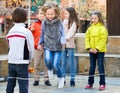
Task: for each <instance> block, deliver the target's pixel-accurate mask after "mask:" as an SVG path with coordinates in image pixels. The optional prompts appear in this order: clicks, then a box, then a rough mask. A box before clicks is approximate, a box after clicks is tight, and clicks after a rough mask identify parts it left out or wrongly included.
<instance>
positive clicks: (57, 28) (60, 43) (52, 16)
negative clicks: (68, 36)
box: [38, 4, 66, 88]
mask: <svg viewBox="0 0 120 93" xmlns="http://www.w3.org/2000/svg"><path fill="white" fill-rule="evenodd" d="M43 10H44V14H45V16H46V20H45V21H43V24H42V36H41V38H40V43H39V44H40V45H39V46H38V49H42V46H43V47H44V54H45V55H44V57H45V64H46V66H47V68H48V75H49V78H50V79H52V78H53V69H54V70H55V71H56V73H57V77H58V79H59V82H58V88H62V87H63V86H64V77H63V76H62V71H61V68H60V60H61V53H62V49H63V47H64V45H65V42H66V40H65V37H64V33H63V32H64V31H63V25H62V23H61V21H60V19H59V14H60V13H59V9H58V7H57V6H56V5H54V4H49V5H47V6H46V7H45V8H44V9H43Z"/></svg>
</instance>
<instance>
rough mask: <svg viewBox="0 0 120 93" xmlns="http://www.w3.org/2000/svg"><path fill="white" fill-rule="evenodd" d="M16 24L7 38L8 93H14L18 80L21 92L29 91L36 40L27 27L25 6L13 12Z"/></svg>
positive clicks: (26, 92)
mask: <svg viewBox="0 0 120 93" xmlns="http://www.w3.org/2000/svg"><path fill="white" fill-rule="evenodd" d="M12 20H13V22H14V26H13V27H12V28H11V29H10V31H9V33H8V34H7V36H6V38H7V41H8V44H9V53H8V73H9V77H8V84H7V89H6V93H13V92H14V88H15V86H16V80H18V84H19V91H20V92H19V93H28V65H29V63H30V60H31V59H32V58H33V53H34V46H33V45H34V40H33V36H32V33H31V32H30V31H29V30H28V29H27V28H25V24H24V22H25V21H26V20H27V12H26V11H25V10H24V9H23V8H16V9H15V10H14V11H13V13H12Z"/></svg>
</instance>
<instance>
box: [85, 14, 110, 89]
mask: <svg viewBox="0 0 120 93" xmlns="http://www.w3.org/2000/svg"><path fill="white" fill-rule="evenodd" d="M107 37H108V31H107V29H106V28H105V26H104V22H103V19H102V15H101V13H100V12H93V13H92V14H91V25H90V27H89V28H88V29H87V32H86V37H85V49H86V50H88V51H89V55H90V70H89V79H88V85H87V86H86V87H85V89H90V88H92V86H93V83H94V74H95V68H96V60H97V62H98V70H99V74H100V82H99V84H100V87H99V90H104V89H105V85H106V83H105V70H104V63H103V61H104V54H105V52H106V51H107V49H106V42H107Z"/></svg>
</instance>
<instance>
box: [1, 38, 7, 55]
mask: <svg viewBox="0 0 120 93" xmlns="http://www.w3.org/2000/svg"><path fill="white" fill-rule="evenodd" d="M7 53H8V43H7V41H6V39H5V37H4V36H0V55H1V54H7Z"/></svg>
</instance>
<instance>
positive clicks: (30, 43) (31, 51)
mask: <svg viewBox="0 0 120 93" xmlns="http://www.w3.org/2000/svg"><path fill="white" fill-rule="evenodd" d="M27 46H28V50H29V59H30V60H32V58H33V55H34V39H33V35H32V33H31V32H30V31H28V36H27Z"/></svg>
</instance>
